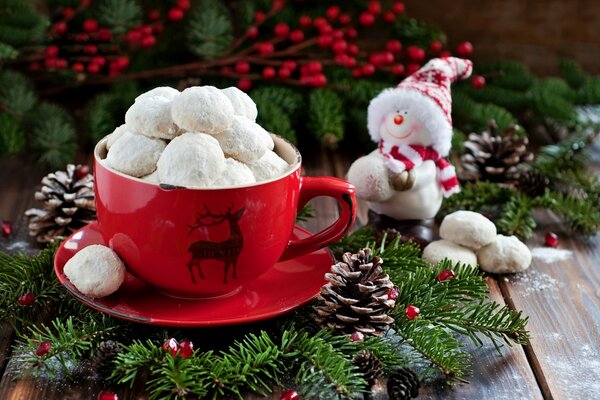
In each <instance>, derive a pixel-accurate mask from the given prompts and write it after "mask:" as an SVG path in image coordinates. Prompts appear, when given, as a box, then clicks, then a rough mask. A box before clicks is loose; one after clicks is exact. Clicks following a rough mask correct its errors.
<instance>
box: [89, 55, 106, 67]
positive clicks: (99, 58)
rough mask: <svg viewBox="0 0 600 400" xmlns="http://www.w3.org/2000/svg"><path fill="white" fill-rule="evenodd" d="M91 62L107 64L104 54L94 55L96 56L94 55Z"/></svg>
mask: <svg viewBox="0 0 600 400" xmlns="http://www.w3.org/2000/svg"><path fill="white" fill-rule="evenodd" d="M90 62H91V63H94V64H98V65H99V66H103V65H104V64H106V58H104V57H102V56H94V57H92V59H91V60H90Z"/></svg>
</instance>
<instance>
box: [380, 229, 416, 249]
mask: <svg viewBox="0 0 600 400" xmlns="http://www.w3.org/2000/svg"><path fill="white" fill-rule="evenodd" d="M384 237H385V244H386V245H388V244H390V243H392V242H393V241H394V240H396V238H398V237H400V241H401V242H405V241H407V240H408V239H407V238H403V237H402V234H401V233H400V232H398V230H396V229H395V228H386V229H381V230H378V231H377V232H375V243H377V244H379V243H381V242H382V241H383V238H384ZM403 239H405V240H403Z"/></svg>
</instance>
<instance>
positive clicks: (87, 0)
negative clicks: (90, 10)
mask: <svg viewBox="0 0 600 400" xmlns="http://www.w3.org/2000/svg"><path fill="white" fill-rule="evenodd" d="M91 3H92V0H81V3H80V4H81V7H83V8H86V7H89V6H90V4H91Z"/></svg>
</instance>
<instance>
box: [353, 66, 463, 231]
mask: <svg viewBox="0 0 600 400" xmlns="http://www.w3.org/2000/svg"><path fill="white" fill-rule="evenodd" d="M471 70H472V64H471V62H470V61H469V60H463V59H460V58H453V57H447V58H435V59H432V60H430V61H429V62H428V63H427V64H425V65H424V66H423V67H422V68H421V69H419V70H418V71H417V72H415V73H414V74H412V75H411V76H409V77H408V78H406V79H405V80H404V81H402V82H401V83H400V84H399V85H398V86H397V87H395V88H389V89H385V90H383V91H382V92H381V93H379V95H377V96H376V97H375V98H374V99H372V100H371V103H370V104H369V108H368V121H367V126H368V129H369V134H370V135H371V138H372V139H373V141H375V142H377V143H378V148H377V150H374V151H373V152H372V153H370V154H368V155H366V156H364V157H361V158H359V159H358V160H356V161H354V163H353V164H352V165H351V166H350V170H349V171H348V180H349V181H350V182H351V183H352V184H354V185H355V186H356V194H357V196H358V197H359V198H360V199H363V200H366V201H367V204H368V207H369V209H370V210H372V211H374V212H375V213H377V214H379V215H382V216H387V217H390V218H392V219H394V220H423V219H430V218H433V217H434V216H435V215H436V214H437V212H438V210H439V209H440V206H441V204H442V199H443V198H444V197H448V196H450V195H452V194H454V193H457V192H458V191H459V186H458V179H457V178H456V173H455V170H454V167H453V166H452V165H451V164H450V163H449V162H448V161H447V160H446V158H445V157H446V156H447V155H448V153H449V152H450V147H451V139H452V120H451V116H450V114H451V102H452V98H451V96H450V84H451V83H452V82H454V81H455V80H457V79H464V78H468V77H469V76H470V74H471Z"/></svg>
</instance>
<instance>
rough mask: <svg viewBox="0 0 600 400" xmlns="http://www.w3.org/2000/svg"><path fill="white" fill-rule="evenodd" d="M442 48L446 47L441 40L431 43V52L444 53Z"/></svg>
mask: <svg viewBox="0 0 600 400" xmlns="http://www.w3.org/2000/svg"><path fill="white" fill-rule="evenodd" d="M442 47H444V45H443V44H442V42H440V41H439V40H432V41H431V43H429V50H431V51H433V52H434V53H439V52H440V51H442Z"/></svg>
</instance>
